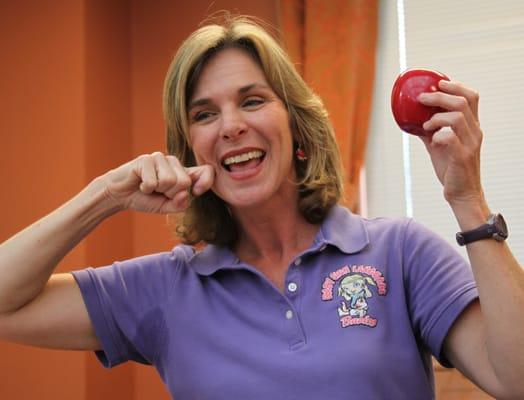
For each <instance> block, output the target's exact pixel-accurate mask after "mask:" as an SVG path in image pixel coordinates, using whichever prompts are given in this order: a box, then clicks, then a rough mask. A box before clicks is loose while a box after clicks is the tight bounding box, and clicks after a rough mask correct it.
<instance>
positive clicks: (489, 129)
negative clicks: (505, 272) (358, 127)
mask: <svg viewBox="0 0 524 400" xmlns="http://www.w3.org/2000/svg"><path fill="white" fill-rule="evenodd" d="M380 6H381V9H380V26H379V43H378V49H377V56H378V58H377V70H376V83H375V89H374V104H373V106H374V107H373V115H372V121H371V128H370V129H371V130H370V137H369V145H368V152H367V160H366V174H367V181H366V184H367V196H368V204H367V211H368V215H369V216H370V217H373V216H404V215H406V196H405V193H404V191H405V177H404V163H403V155H402V135H406V134H405V133H402V132H400V130H399V129H398V127H397V126H396V125H395V122H394V120H393V116H392V114H391V110H390V93H391V87H392V85H393V82H394V80H395V78H396V76H397V75H398V73H399V68H400V66H399V65H400V64H399V39H398V23H397V0H381V3H380ZM404 12H405V32H406V61H407V66H408V67H417V66H418V67H428V68H433V69H437V70H439V71H441V72H444V73H445V74H446V75H448V76H449V77H450V78H451V79H453V80H458V81H461V82H463V83H464V84H466V85H468V86H470V87H472V88H474V89H476V90H477V91H479V92H480V121H481V126H482V129H483V131H484V143H483V149H482V174H483V183H484V188H485V192H486V196H487V199H488V202H489V205H490V207H491V209H492V211H499V212H502V213H503V214H504V216H505V217H506V220H507V222H508V226H509V230H510V239H509V243H510V245H511V247H512V250H513V252H514V254H515V255H516V257H517V258H518V259H519V260H520V261H521V262H524V211H522V210H521V206H522V205H523V204H524V105H523V104H524V103H523V101H522V100H523V98H524V75H523V74H524V1H522V0H498V1H496V2H495V1H478V0H476V1H474V0H462V1H460V2H457V1H454V0H439V1H438V2H435V1H434V0H431V1H430V0H404ZM407 137H408V138H409V146H410V152H409V163H410V164H411V169H410V173H411V180H412V190H411V195H412V200H413V216H414V218H415V219H417V220H418V221H420V222H422V223H423V224H425V225H426V226H428V227H429V228H431V229H432V230H434V231H435V232H437V233H439V234H440V235H442V236H443V237H444V238H445V239H446V240H448V241H449V242H450V243H453V244H454V245H455V232H456V231H457V230H458V226H457V223H456V222H455V220H454V218H453V215H452V213H451V210H450V208H449V206H448V205H447V203H446V202H445V200H444V198H443V196H442V187H441V185H440V183H439V182H438V181H437V179H436V177H435V174H434V172H433V170H432V167H431V163H430V161H429V158H428V156H427V153H426V151H425V149H424V146H423V145H422V142H421V141H420V140H419V139H418V138H416V137H414V136H411V135H408V136H407ZM408 197H409V196H408ZM457 247H458V246H457ZM461 251H462V254H463V255H465V252H464V251H463V249H461Z"/></svg>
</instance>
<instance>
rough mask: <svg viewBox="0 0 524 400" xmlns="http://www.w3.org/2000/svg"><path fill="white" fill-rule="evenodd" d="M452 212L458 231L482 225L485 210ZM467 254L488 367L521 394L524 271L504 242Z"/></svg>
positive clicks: (483, 244)
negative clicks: (484, 330) (479, 311)
mask: <svg viewBox="0 0 524 400" xmlns="http://www.w3.org/2000/svg"><path fill="white" fill-rule="evenodd" d="M454 212H455V215H456V217H457V220H458V221H459V225H460V227H461V229H462V230H469V229H473V228H476V227H477V226H479V225H481V224H482V223H484V222H485V221H486V219H487V215H488V214H489V209H488V207H487V205H485V202H482V203H480V204H479V205H478V206H476V207H475V206H469V207H465V208H462V207H460V206H459V207H457V206H456V207H455V208H454ZM467 252H468V257H469V260H470V262H471V266H472V269H473V273H474V276H475V280H476V282H477V286H478V290H479V296H480V304H481V310H482V314H483V321H484V324H485V329H486V349H487V353H488V357H489V361H490V364H491V365H492V367H493V371H494V372H495V374H496V375H497V377H498V379H499V380H500V381H501V383H502V384H503V385H505V386H506V387H510V388H514V389H516V390H524V388H522V387H521V386H522V376H523V374H524V352H523V351H522V349H523V348H524V336H523V335H522V331H523V330H524V312H523V310H524V270H523V269H522V268H521V266H520V265H519V263H518V262H517V260H515V258H514V257H513V255H512V253H511V251H510V249H509V247H508V245H507V243H505V242H504V243H499V242H496V241H495V240H490V239H487V240H480V241H477V242H474V243H471V244H469V245H467Z"/></svg>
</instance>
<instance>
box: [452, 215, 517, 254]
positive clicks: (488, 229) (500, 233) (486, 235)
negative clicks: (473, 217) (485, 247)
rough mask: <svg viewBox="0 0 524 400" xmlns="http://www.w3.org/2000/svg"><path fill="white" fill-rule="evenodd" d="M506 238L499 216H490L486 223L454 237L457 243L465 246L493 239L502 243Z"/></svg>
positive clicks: (502, 219)
mask: <svg viewBox="0 0 524 400" xmlns="http://www.w3.org/2000/svg"><path fill="white" fill-rule="evenodd" d="M507 237H508V231H507V227H506V223H505V221H504V218H503V217H502V215H501V214H491V215H490V216H489V218H488V221H487V222H486V223H485V224H483V225H481V226H479V227H478V228H476V229H472V230H470V231H466V232H458V233H457V235H456V239H457V243H458V244H459V245H460V246H465V245H467V244H469V243H472V242H476V241H477V240H483V239H494V240H496V241H497V242H502V241H504V240H506V239H507Z"/></svg>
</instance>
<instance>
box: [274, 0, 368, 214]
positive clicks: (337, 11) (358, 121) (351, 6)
mask: <svg viewBox="0 0 524 400" xmlns="http://www.w3.org/2000/svg"><path fill="white" fill-rule="evenodd" d="M279 12H280V28H281V31H282V35H283V40H284V43H285V45H286V47H287V50H288V52H289V54H290V56H291V58H292V59H293V61H294V62H295V63H296V64H297V67H298V69H299V71H301V73H302V76H303V77H304V79H305V80H306V81H307V82H308V84H309V85H310V86H311V87H312V88H313V90H314V91H315V92H316V93H318V94H319V95H320V97H321V98H322V99H323V101H324V104H325V105H326V108H327V110H328V112H329V114H330V117H331V121H332V123H333V125H334V128H335V132H336V136H337V141H338V144H339V147H340V151H341V154H342V163H343V166H344V170H345V190H346V193H345V195H346V200H347V201H346V205H347V206H349V207H350V208H351V209H352V210H353V211H355V212H359V208H360V207H359V197H360V196H359V195H360V193H359V176H360V170H361V168H362V165H363V163H364V157H365V150H366V142H367V136H368V126H369V118H370V113H371V99H372V93H373V81H374V74H375V48H376V41H377V24H378V0H327V1H326V0H280V2H279Z"/></svg>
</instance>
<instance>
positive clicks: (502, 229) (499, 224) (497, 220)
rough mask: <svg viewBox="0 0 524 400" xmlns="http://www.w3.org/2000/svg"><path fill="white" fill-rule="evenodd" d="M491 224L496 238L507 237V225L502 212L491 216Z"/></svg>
mask: <svg viewBox="0 0 524 400" xmlns="http://www.w3.org/2000/svg"><path fill="white" fill-rule="evenodd" d="M493 225H494V226H495V234H494V235H493V237H494V238H495V239H496V240H500V241H502V240H505V239H506V238H507V237H508V227H507V225H506V221H505V220H504V217H503V216H502V214H495V215H494V216H493Z"/></svg>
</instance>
